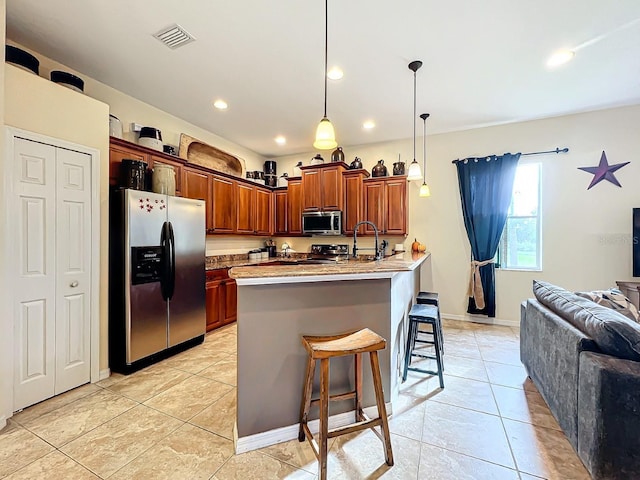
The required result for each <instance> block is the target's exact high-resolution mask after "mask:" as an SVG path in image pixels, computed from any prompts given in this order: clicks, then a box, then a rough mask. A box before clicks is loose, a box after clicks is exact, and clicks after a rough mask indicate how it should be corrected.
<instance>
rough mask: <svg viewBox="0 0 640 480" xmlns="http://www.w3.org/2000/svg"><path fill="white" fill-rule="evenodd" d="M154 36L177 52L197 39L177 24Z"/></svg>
mask: <svg viewBox="0 0 640 480" xmlns="http://www.w3.org/2000/svg"><path fill="white" fill-rule="evenodd" d="M153 36H154V37H156V38H157V39H158V40H160V41H161V42H162V43H164V44H165V45H166V46H167V47H169V48H171V49H172V50H175V49H176V48H178V47H182V46H183V45H186V44H187V43H191V42H193V41H195V39H196V38H195V37H194V36H193V35H191V34H190V33H189V32H187V31H186V30H185V29H184V28H182V27H181V26H180V25H178V24H177V23H174V24H173V25H170V26H168V27H166V28H163V29H162V30H160V31H159V32H157V33H155V34H154V35H153Z"/></svg>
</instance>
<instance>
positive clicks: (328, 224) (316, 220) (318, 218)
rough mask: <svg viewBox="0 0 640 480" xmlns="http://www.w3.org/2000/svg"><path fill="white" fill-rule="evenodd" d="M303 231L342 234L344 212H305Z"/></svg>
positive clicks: (318, 233)
mask: <svg viewBox="0 0 640 480" xmlns="http://www.w3.org/2000/svg"><path fill="white" fill-rule="evenodd" d="M302 233H303V234H306V235H342V212H341V211H339V210H335V211H332V212H304V213H303V214H302Z"/></svg>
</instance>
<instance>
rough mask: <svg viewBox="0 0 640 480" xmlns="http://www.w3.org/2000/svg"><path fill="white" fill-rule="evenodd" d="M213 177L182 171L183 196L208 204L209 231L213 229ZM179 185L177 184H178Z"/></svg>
mask: <svg viewBox="0 0 640 480" xmlns="http://www.w3.org/2000/svg"><path fill="white" fill-rule="evenodd" d="M210 183H211V175H209V174H207V173H204V172H200V171H198V170H192V169H190V168H186V167H185V168H184V169H183V171H182V189H181V191H182V196H183V197H185V198H194V199H196V200H204V201H205V202H206V212H207V213H206V225H207V227H206V228H207V230H209V229H211V228H213V212H212V208H211V207H212V203H213V202H212V200H211V193H210V191H209V190H210ZM176 185H177V183H176Z"/></svg>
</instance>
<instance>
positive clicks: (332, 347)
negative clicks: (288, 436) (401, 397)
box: [298, 328, 393, 480]
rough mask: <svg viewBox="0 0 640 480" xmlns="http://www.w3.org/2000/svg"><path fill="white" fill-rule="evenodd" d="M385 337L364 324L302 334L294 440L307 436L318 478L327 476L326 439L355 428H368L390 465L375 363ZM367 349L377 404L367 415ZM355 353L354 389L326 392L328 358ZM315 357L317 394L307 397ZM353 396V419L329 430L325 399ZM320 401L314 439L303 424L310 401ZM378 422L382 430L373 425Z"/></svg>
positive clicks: (391, 463)
mask: <svg viewBox="0 0 640 480" xmlns="http://www.w3.org/2000/svg"><path fill="white" fill-rule="evenodd" d="M386 344H387V342H386V340H385V339H384V338H382V337H381V336H380V335H378V334H376V333H375V332H372V331H371V330H369V329H368V328H364V329H362V330H359V331H357V332H353V333H346V334H343V335H334V336H322V337H314V336H307V335H305V336H303V337H302V345H303V346H304V348H305V349H306V350H307V353H308V354H309V355H308V357H307V373H306V377H305V381H304V388H303V390H302V403H301V406H300V432H299V434H298V440H299V441H301V442H303V441H304V439H305V438H306V439H307V440H309V443H310V444H311V447H312V448H313V452H314V453H315V455H316V458H317V459H318V462H319V465H320V480H325V479H326V478H327V441H328V439H330V438H333V437H337V436H338V435H344V434H346V433H352V432H357V431H360V430H364V429H366V428H370V429H372V430H373V432H374V433H375V434H376V435H377V436H378V438H380V440H382V443H383V444H384V455H385V461H386V463H387V465H389V466H392V465H393V453H392V451H391V437H390V435H389V423H388V421H387V409H386V407H385V404H384V393H383V391H382V379H381V378H380V364H379V363H378V350H383V349H384V348H385V347H386ZM365 352H369V359H370V361H371V373H372V376H373V387H374V391H375V396H376V405H377V407H378V418H374V419H370V418H368V417H367V415H366V414H365V413H364V412H363V411H362V404H361V402H362V354H363V353H365ZM346 355H354V356H355V390H353V391H351V392H346V393H341V394H336V395H329V360H330V359H331V358H336V357H343V356H346ZM316 360H320V397H319V398H317V399H315V400H311V395H312V389H313V375H314V372H315V366H316ZM349 399H354V400H355V423H352V424H350V425H345V426H343V427H338V428H333V429H331V430H329V423H328V422H329V402H330V401H335V400H349ZM318 404H319V405H320V431H319V440H318V442H316V441H315V439H314V438H313V434H312V433H311V431H310V430H309V427H308V425H307V421H308V415H309V409H310V408H311V406H312V405H318ZM378 425H379V426H380V429H381V430H382V434H380V432H378V431H377V430H376V429H375V428H374V427H376V426H378Z"/></svg>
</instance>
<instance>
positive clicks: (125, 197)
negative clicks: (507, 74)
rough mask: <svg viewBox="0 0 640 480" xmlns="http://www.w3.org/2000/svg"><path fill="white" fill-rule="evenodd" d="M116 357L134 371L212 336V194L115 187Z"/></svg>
mask: <svg viewBox="0 0 640 480" xmlns="http://www.w3.org/2000/svg"><path fill="white" fill-rule="evenodd" d="M109 218H110V222H109V224H110V225H109V227H110V241H109V267H110V269H109V357H110V358H109V364H110V367H111V369H112V370H114V371H119V372H124V373H128V372H130V371H134V370H137V369H138V368H141V367H143V366H146V365H149V364H150V363H153V362H154V361H157V360H159V359H161V358H164V357H166V356H168V355H170V354H172V353H175V352H176V351H179V350H182V349H184V348H187V347H189V346H191V345H194V344H197V343H200V342H202V341H203V340H204V334H205V328H206V312H205V202H203V201H201V200H191V199H188V198H181V197H174V196H167V195H161V194H157V193H151V192H145V191H141V190H129V189H123V190H114V191H112V192H111V205H110V215H109Z"/></svg>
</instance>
